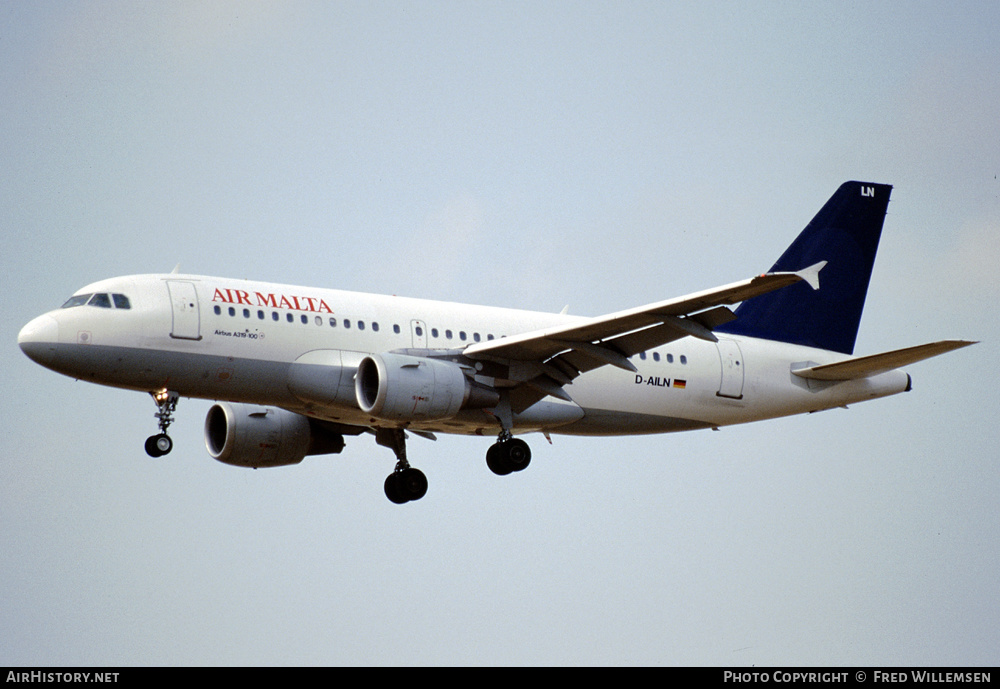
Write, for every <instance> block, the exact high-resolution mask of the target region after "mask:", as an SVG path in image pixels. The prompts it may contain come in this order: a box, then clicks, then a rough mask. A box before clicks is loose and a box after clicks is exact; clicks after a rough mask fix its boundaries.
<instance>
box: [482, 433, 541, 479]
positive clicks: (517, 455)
mask: <svg viewBox="0 0 1000 689" xmlns="http://www.w3.org/2000/svg"><path fill="white" fill-rule="evenodd" d="M530 462H531V448H530V447H528V443H526V442H524V441H523V440H521V439H520V438H511V439H509V440H499V441H497V442H495V443H493V445H491V446H490V449H489V450H487V452H486V466H488V467H489V468H490V471H492V472H493V473H494V474H496V475H497V476H506V475H507V474H510V473H513V472H515V471H523V470H524V469H525V468H526V467H527V466H528V464H529V463H530Z"/></svg>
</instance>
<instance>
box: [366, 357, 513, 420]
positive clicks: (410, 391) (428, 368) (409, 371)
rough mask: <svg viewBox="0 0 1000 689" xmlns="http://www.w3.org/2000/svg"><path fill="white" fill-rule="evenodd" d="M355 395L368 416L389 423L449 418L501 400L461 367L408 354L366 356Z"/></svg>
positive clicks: (494, 391) (492, 390)
mask: <svg viewBox="0 0 1000 689" xmlns="http://www.w3.org/2000/svg"><path fill="white" fill-rule="evenodd" d="M354 392H355V395H356V396H357V400H358V406H360V407H361V409H362V411H364V412H365V413H367V414H371V415H372V416H374V417H377V418H380V419H386V420H389V421H424V420H435V419H448V418H451V417H453V416H455V415H456V414H458V412H459V411H460V410H461V409H466V408H487V407H495V406H496V405H497V404H498V403H499V401H500V395H499V394H498V393H497V391H496V390H494V389H493V388H488V387H485V386H482V385H478V384H476V383H474V382H472V381H471V380H470V379H469V378H468V377H466V375H465V373H464V372H463V370H462V367H461V366H459V365H458V364H455V363H452V362H450V361H441V360H438V359H426V358H423V357H416V356H408V355H405V354H372V355H370V356H366V357H365V358H364V359H362V360H361V364H360V365H359V366H358V374H357V376H356V377H355V379H354Z"/></svg>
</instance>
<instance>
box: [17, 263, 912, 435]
mask: <svg viewBox="0 0 1000 689" xmlns="http://www.w3.org/2000/svg"><path fill="white" fill-rule="evenodd" d="M90 293H95V294H97V293H107V294H119V295H125V296H126V297H127V298H128V302H127V303H128V308H116V306H115V304H114V303H112V304H109V305H108V306H106V307H102V306H99V305H98V306H95V305H87V304H81V305H78V306H72V307H69V308H65V307H64V308H62V309H57V310H55V311H52V312H50V313H48V314H46V315H44V316H40V317H38V318H36V319H35V320H33V321H32V322H31V323H29V324H28V325H27V326H25V328H24V329H23V330H22V332H21V335H20V337H19V342H20V343H21V346H22V349H24V351H25V352H26V353H27V354H28V355H29V356H31V358H33V359H34V360H36V361H37V362H38V363H41V364H43V365H45V366H47V367H49V368H51V369H53V370H56V371H59V372H60V373H64V374H66V375H69V376H72V377H74V378H78V379H82V380H88V381H91V382H95V383H99V384H103V385H111V386H116V387H121V388H128V389H134V390H142V391H149V392H154V391H157V390H161V389H169V390H172V391H176V392H177V393H179V394H180V395H181V396H184V397H196V398H204V399H214V400H226V401H232V402H244V403H252V404H260V405H274V406H278V407H282V408H285V409H288V410H290V411H293V412H298V413H302V414H306V415H309V416H312V417H315V418H320V419H324V420H328V421H334V422H337V423H340V424H349V425H356V426H363V427H371V426H373V425H379V426H385V425H387V424H386V423H385V422H384V421H380V420H378V419H374V418H371V417H369V416H368V415H366V414H365V413H364V412H362V410H361V408H360V407H359V405H358V404H357V402H356V401H355V396H354V395H355V392H354V373H355V371H356V369H357V366H358V363H359V362H360V361H361V359H362V358H363V357H365V356H367V355H370V354H376V353H383V352H392V351H400V350H410V351H411V352H416V353H426V352H429V351H430V352H433V353H434V355H435V356H438V357H440V356H441V355H442V354H443V353H444V352H448V353H449V354H451V353H453V354H454V357H455V358H456V360H457V359H458V358H460V357H461V356H462V355H461V350H462V349H463V348H464V347H466V346H468V345H471V344H473V343H476V342H481V341H482V342H485V341H488V340H491V339H494V338H502V337H510V336H512V335H516V334H519V333H524V332H527V331H532V330H537V329H540V328H547V327H552V326H556V325H565V324H570V323H582V322H586V321H587V320H588V319H586V318H583V317H578V316H568V315H561V314H549V313H539V312H530V311H519V310H512V309H502V308H495V307H483V306H469V305H464V304H456V303H448V302H438V301H429V300H419V299H410V298H404V297H395V296H381V295H374V294H364V293H354V292H344V291H338V290H328V289H317V288H306V287H296V286H290V285H279V284H270V283H262V282H251V281H241V280H232V279H223V278H215V277H205V276H193V275H176V274H169V275H138V276H130V277H122V278H113V279H109V280H104V281H101V282H97V283H94V284H92V285H88V286H87V287H85V288H83V289H82V290H79V292H78V294H90ZM446 356H447V355H446ZM849 358H850V357H848V356H845V355H843V354H838V353H834V352H829V351H825V350H819V349H813V348H809V347H802V346H797V345H789V344H784V343H780V342H774V341H769V340H761V339H756V338H747V337H739V336H725V335H723V336H720V339H719V342H718V343H713V342H709V341H704V340H701V339H696V338H694V337H684V338H682V339H680V340H676V341H674V342H671V343H669V344H667V345H663V346H662V347H658V348H655V349H652V350H650V351H647V352H644V353H642V354H640V355H636V356H633V357H631V359H630V361H631V362H632V364H633V365H634V366H635V367H636V369H637V372H634V373H633V372H629V371H626V370H622V369H621V368H616V367H613V366H603V367H600V368H597V369H594V370H592V371H589V372H587V373H584V374H582V375H580V376H579V377H578V378H576V379H575V380H574V381H573V382H572V384H569V385H566V386H565V392H566V393H567V394H568V396H569V397H570V398H572V401H567V400H564V399H557V398H556V397H546V398H544V399H543V400H541V401H540V402H538V403H536V404H534V405H533V406H531V407H529V408H528V409H526V410H524V411H523V412H521V413H520V414H516V415H515V417H514V428H513V430H514V432H516V433H523V432H528V431H544V432H550V431H551V432H556V433H570V434H582V435H618V434H631V433H658V432H668V431H678V430H689V429H695V428H711V427H718V426H723V425H728V424H737V423H746V422H749V421H756V420H760V419H765V418H772V417H778V416H786V415H790V414H797V413H802V412H810V411H816V410H820V409H827V408H831V407H837V406H841V405H844V404H847V403H851V402H858V401H862V400H867V399H872V398H876V397H882V396H886V395H891V394H895V393H898V392H902V391H904V390H906V389H907V387H908V384H909V379H908V376H907V375H906V374H905V373H903V372H902V371H898V370H893V371H889V372H887V373H883V374H880V375H875V376H871V377H867V378H862V379H858V380H848V381H817V380H807V379H804V378H801V377H798V376H795V375H792V374H791V370H792V369H793V368H797V367H802V366H803V365H810V366H812V365H821V364H827V363H833V362H837V361H843V360H845V359H849ZM478 368H479V367H478V366H477V369H478ZM504 375H513V374H511V373H507V374H504ZM475 378H476V380H477V381H478V382H481V383H483V384H486V385H503V384H504V381H503V380H498V379H497V377H496V372H495V371H491V370H490V368H489V367H488V366H487V367H486V368H485V369H482V372H481V374H480V375H477V376H476V377H475ZM397 425H405V426H406V427H408V428H411V429H414V430H423V431H432V432H445V433H472V434H482V435H491V436H492V435H495V434H496V433H497V431H498V430H499V425H498V422H497V420H496V418H495V417H494V415H493V413H491V412H490V411H489V410H484V409H464V410H462V411H461V412H460V413H458V414H457V415H456V416H454V417H452V418H448V419H443V420H441V419H437V420H427V421H419V422H407V423H406V424H397Z"/></svg>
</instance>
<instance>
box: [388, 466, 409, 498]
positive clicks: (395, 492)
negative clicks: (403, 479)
mask: <svg viewBox="0 0 1000 689" xmlns="http://www.w3.org/2000/svg"><path fill="white" fill-rule="evenodd" d="M384 487H385V497H387V498H389V502H392V503H395V504H397V505H402V504H403V503H404V502H406V496H404V495H403V490H402V486H401V485H400V481H399V474H397V473H396V472H393V473H391V474H389V475H388V476H386V478H385V486H384Z"/></svg>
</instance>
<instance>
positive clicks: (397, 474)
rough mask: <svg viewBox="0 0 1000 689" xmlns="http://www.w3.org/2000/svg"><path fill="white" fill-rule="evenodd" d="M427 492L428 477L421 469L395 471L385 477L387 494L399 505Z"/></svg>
mask: <svg viewBox="0 0 1000 689" xmlns="http://www.w3.org/2000/svg"><path fill="white" fill-rule="evenodd" d="M426 494H427V477H426V476H424V472H422V471H420V470H419V469H413V468H410V469H404V470H403V471H394V472H392V473H391V474H389V476H387V477H386V479H385V496H386V497H387V498H389V500H390V501H391V502H394V503H396V504H397V505H402V504H403V503H406V502H410V501H411V500H419V499H420V498H422V497H424V495H426Z"/></svg>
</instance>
